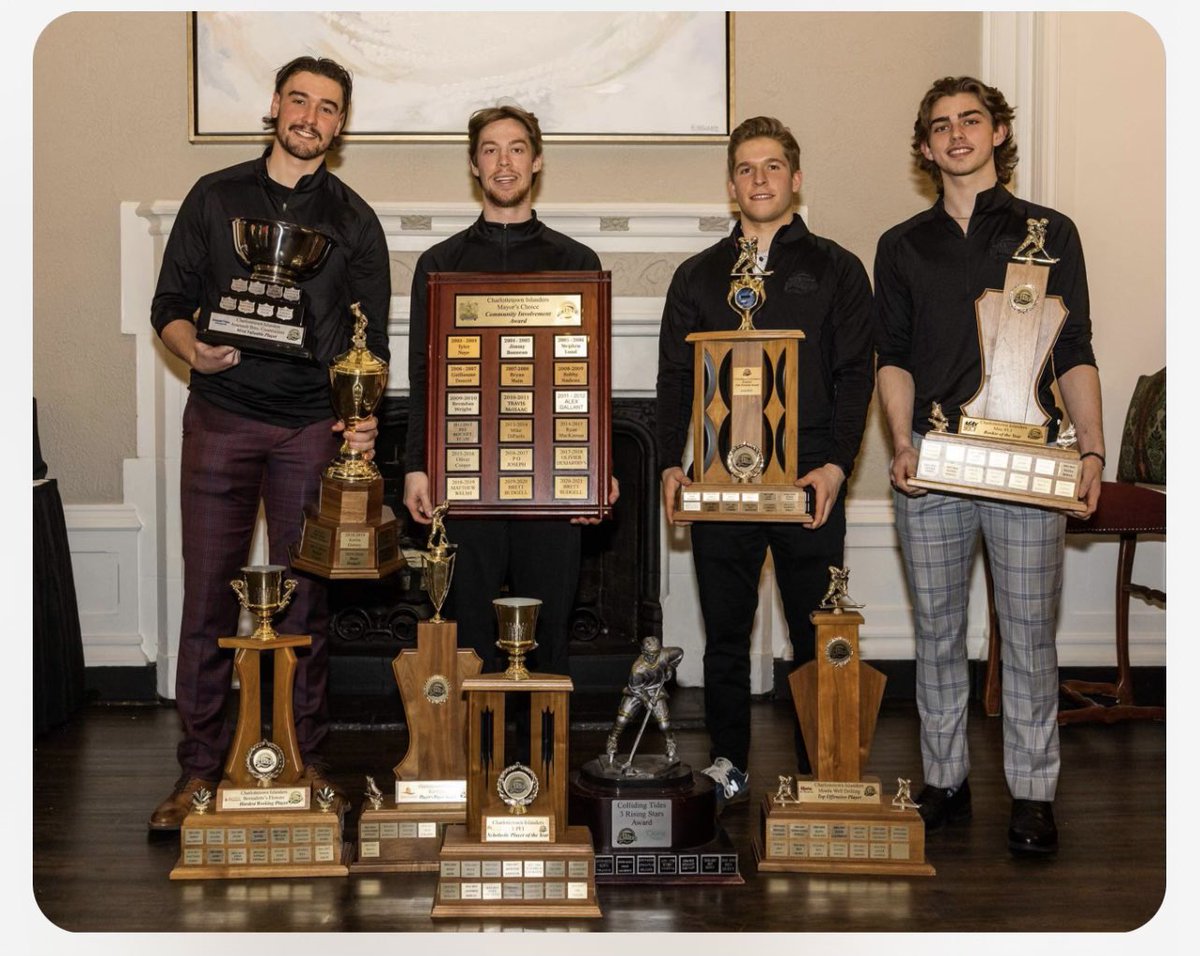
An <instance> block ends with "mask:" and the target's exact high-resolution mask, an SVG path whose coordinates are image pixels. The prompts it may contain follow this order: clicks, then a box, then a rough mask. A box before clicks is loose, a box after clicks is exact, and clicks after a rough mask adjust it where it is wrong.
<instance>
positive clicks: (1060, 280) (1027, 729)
mask: <svg viewBox="0 0 1200 956" xmlns="http://www.w3.org/2000/svg"><path fill="white" fill-rule="evenodd" d="M1012 121H1013V110H1012V108H1011V107H1009V105H1008V103H1007V102H1006V101H1005V99H1004V95H1003V94H1002V93H1001V92H1000V91H999V90H997V89H995V88H993V87H990V86H987V85H986V84H984V83H982V82H980V81H979V80H977V79H974V78H972V77H946V78H944V79H941V80H938V81H937V82H936V83H934V84H933V85H932V86H931V88H930V89H929V91H928V92H927V93H926V95H925V97H924V99H923V100H922V101H921V105H920V107H919V110H918V114H917V120H916V124H915V127H914V135H913V140H912V147H913V153H914V156H915V158H916V159H917V162H918V164H919V165H920V166H921V167H922V169H924V170H925V172H927V173H928V174H929V175H930V177H931V178H932V180H933V182H934V184H935V185H936V186H937V189H938V192H939V198H938V200H937V202H936V203H935V204H934V205H933V207H932V208H930V209H928V210H926V211H925V212H922V213H920V214H918V215H916V216H914V217H913V218H911V219H909V220H908V221H907V222H904V223H901V224H900V225H898V226H896V227H894V228H893V229H891V230H889V231H888V232H887V233H885V234H884V236H883V237H882V238H881V239H880V240H879V249H878V253H877V255H876V258H875V324H876V340H877V347H878V351H879V393H880V396H881V398H882V401H883V407H884V411H885V413H886V415H887V420H888V426H889V430H890V432H891V436H892V444H893V447H894V457H893V458H892V464H891V480H892V484H893V486H894V487H895V489H896V495H895V507H896V528H897V531H898V532H899V537H900V544H901V549H902V551H903V553H904V562H905V569H906V572H907V575H908V580H909V584H910V585H911V590H912V595H913V605H914V612H915V617H916V631H917V635H916V636H917V704H918V709H919V710H920V713H921V749H922V756H923V760H924V765H925V787H924V789H923V790H922V791H921V792H920V794H919V795H918V796H917V803H919V804H920V805H921V811H920V812H921V816H922V817H923V818H924V820H925V825H926V829H927V830H929V831H933V830H936V829H937V828H938V827H940V826H942V825H943V824H946V823H953V822H956V821H961V820H965V819H967V818H969V817H970V815H971V792H970V788H969V785H968V783H967V773H968V771H969V769H970V762H969V759H968V755H967V733H966V707H967V697H968V690H969V681H968V674H967V655H966V646H965V639H966V621H967V591H968V586H969V582H970V563H971V558H972V555H973V553H974V550H975V543H976V540H977V538H978V536H979V534H980V532H981V531H982V534H983V538H984V542H985V544H986V546H987V553H988V556H989V559H990V564H991V570H992V575H993V579H994V581H995V594H996V610H997V612H998V614H999V618H1000V635H1001V639H1002V641H1003V660H1004V681H1003V683H1004V691H1003V694H1004V698H1003V711H1004V769H1005V776H1006V778H1007V781H1008V787H1009V790H1010V792H1011V794H1012V798H1013V804H1012V813H1011V818H1010V825H1009V830H1008V846H1009V848H1010V850H1012V852H1013V853H1016V854H1035V855H1038V854H1041V855H1044V854H1047V853H1050V852H1053V851H1054V850H1055V849H1056V848H1057V846H1058V831H1057V828H1056V826H1055V822H1054V815H1053V812H1052V803H1053V800H1054V793H1055V788H1056V786H1057V782H1058V772H1059V747H1058V724H1057V720H1056V717H1057V712H1058V660H1057V656H1056V654H1055V646H1054V640H1055V616H1056V613H1057V608H1058V595H1059V592H1060V590H1061V586H1062V574H1063V546H1064V535H1065V529H1066V518H1065V513H1074V514H1076V515H1078V516H1080V517H1083V518H1087V517H1089V516H1090V515H1091V514H1092V513H1093V512H1094V511H1095V509H1096V504H1097V502H1098V500H1099V497H1100V477H1101V471H1102V470H1103V468H1104V433H1103V427H1102V420H1101V414H1100V379H1099V375H1098V373H1097V371H1096V366H1095V361H1096V360H1095V356H1094V355H1093V353H1092V345H1091V321H1090V317H1089V309H1088V289H1087V277H1086V273H1085V271H1084V264H1083V252H1082V249H1081V247H1080V242H1079V234H1078V232H1077V231H1076V229H1075V225H1074V224H1073V223H1072V222H1071V220H1069V219H1068V218H1067V217H1065V216H1063V215H1062V214H1061V213H1059V212H1057V211H1055V210H1053V209H1048V208H1045V207H1043V206H1035V205H1034V204H1033V203H1029V202H1026V201H1024V200H1022V199H1018V198H1016V197H1015V196H1013V195H1012V194H1011V193H1010V192H1009V191H1008V190H1007V189H1005V188H1004V184H1006V183H1008V182H1009V180H1010V179H1011V177H1012V173H1013V168H1014V167H1015V165H1016V161H1017V154H1016V144H1015V142H1014V141H1013V135H1012ZM1055 384H1056V385H1057V388H1058V391H1059V393H1060V394H1061V399H1056V397H1055V395H1054V394H1053V391H1052V386H1053V385H1055ZM1059 400H1061V402H1062V405H1063V406H1064V408H1063V409H1060V408H1059V407H1058V401H1059ZM1064 409H1065V412H1066V414H1068V415H1069V417H1070V420H1071V422H1072V423H1073V432H1074V441H1076V442H1077V447H1071V444H1072V436H1071V431H1072V429H1068V428H1066V427H1064V425H1065V415H1064Z"/></svg>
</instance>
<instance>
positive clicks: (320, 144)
mask: <svg viewBox="0 0 1200 956" xmlns="http://www.w3.org/2000/svg"><path fill="white" fill-rule="evenodd" d="M308 128H309V127H305V129H308ZM313 132H316V131H315V130H313ZM275 138H276V140H278V141H279V145H280V146H282V147H283V150H284V152H286V153H288V154H289V155H291V156H294V157H296V159H316V158H317V157H318V156H322V155H324V154H325V152H326V151H327V150H328V149H329V143H326V142H325V141H323V140H322V139H321V136H320V133H317V138H316V139H301V138H299V137H297V136H293V135H292V131H291V130H290V129H288V130H280V131H277V132H276V135H275Z"/></svg>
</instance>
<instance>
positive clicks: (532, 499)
mask: <svg viewBox="0 0 1200 956" xmlns="http://www.w3.org/2000/svg"><path fill="white" fill-rule="evenodd" d="M611 299H612V289H611V278H610V275H609V273H607V272H537V273H497V274H493V273H472V272H444V273H432V274H431V275H430V276H429V366H428V368H429V382H428V404H427V413H426V414H427V421H426V436H427V437H426V442H427V443H426V470H427V472H428V474H429V482H430V494H431V495H432V496H433V498H434V500H435V501H447V502H449V503H450V504H452V505H453V507H454V513H455V514H456V515H460V516H464V517H485V516H486V517H507V518H550V517H566V518H575V517H585V518H606V517H609V516H610V515H611V513H612V509H611V506H610V505H609V504H608V486H609V478H610V476H611V473H612V451H611V434H610V431H611V408H610V404H611V402H610V396H611V371H610V368H609V351H610V349H609V336H610V331H609V328H610V321H611V320H610V312H611Z"/></svg>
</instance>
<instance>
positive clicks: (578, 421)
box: [554, 418, 588, 441]
mask: <svg viewBox="0 0 1200 956" xmlns="http://www.w3.org/2000/svg"><path fill="white" fill-rule="evenodd" d="M587 439H588V420H587V419H586V418H556V419H554V440H555V441H587Z"/></svg>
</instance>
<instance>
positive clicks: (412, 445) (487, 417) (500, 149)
mask: <svg viewBox="0 0 1200 956" xmlns="http://www.w3.org/2000/svg"><path fill="white" fill-rule="evenodd" d="M467 133H468V156H469V164H470V169H471V174H472V175H473V176H474V177H475V178H476V180H477V181H478V182H479V186H480V189H481V190H482V195H483V212H482V214H481V215H480V217H479V219H478V220H477V221H476V222H475V223H474V224H473V225H472V226H471V227H470V228H468V229H466V230H464V231H463V232H460V233H458V234H457V235H454V236H451V237H450V238H449V239H446V240H444V241H443V242H440V243H438V244H437V245H435V246H433V247H432V248H430V249H428V250H426V251H425V252H424V253H423V254H422V255H421V257H420V259H418V261H417V266H416V269H415V271H414V274H413V284H412V308H411V313H410V314H411V317H412V321H411V324H410V333H409V350H408V363H409V364H408V376H409V417H408V435H407V441H406V449H405V469H406V472H407V474H406V476H405V479H404V504H405V505H406V506H407V508H408V510H409V512H410V513H411V515H412V517H413V519H414V520H415V521H417V522H418V523H420V524H428V523H429V521H430V516H431V515H432V514H433V509H434V506H435V505H436V504H439V503H441V501H449V502H450V504H451V511H450V514H451V517H449V518H447V521H446V527H447V531H448V532H449V533H450V534H451V536H452V537H453V538H454V540H455V541H456V542H457V543H458V546H459V550H458V572H457V573H458V577H457V581H456V584H455V588H454V590H453V591H452V592H451V594H450V598H449V601H448V610H447V613H448V614H449V616H451V617H452V618H454V619H455V620H456V621H458V625H459V631H458V633H459V635H460V640H464V641H465V642H466V643H467V645H468V646H470V647H471V648H473V649H474V650H475V652H476V653H477V654H479V656H480V658H481V659H482V660H483V661H484V667H483V669H484V671H485V672H490V671H494V670H496V669H497V665H498V663H499V660H498V656H497V650H496V643H495V642H496V619H495V611H494V609H493V607H492V600H493V598H496V597H497V596H499V594H500V589H501V587H502V586H503V585H504V583H505V581H506V580H507V581H508V583H509V584H510V585H511V587H512V588H513V592H512V593H514V594H520V595H522V596H526V597H532V598H537V599H539V600H541V602H542V611H541V614H540V617H539V623H538V644H539V645H540V647H541V650H540V652H539V655H538V658H539V659H538V663H537V669H538V670H540V671H545V672H550V673H558V674H565V673H566V672H567V644H568V625H569V618H570V613H571V608H572V602H573V601H574V598H575V591H576V589H577V587H578V583H579V567H580V557H579V547H580V531H579V525H580V524H583V523H594V522H595V521H598V520H599V519H598V518H596V519H588V518H582V517H575V518H568V517H538V518H521V519H519V520H512V519H510V518H508V517H482V516H481V517H470V518H462V517H458V518H455V517H453V516H454V515H456V514H457V515H462V514H470V513H471V512H472V510H473V509H474V508H477V507H478V506H479V504H480V502H481V501H482V499H484V498H486V497H487V496H488V495H497V494H498V497H499V499H500V501H499V503H500V504H502V505H507V506H511V508H513V509H515V508H517V507H519V506H520V504H521V502H522V501H525V500H527V499H528V498H530V497H531V495H532V492H533V489H534V488H535V486H537V485H538V483H539V482H540V481H541V480H545V479H546V477H547V474H548V472H547V471H546V469H542V471H541V473H540V474H539V472H538V469H537V468H536V465H537V461H538V459H537V458H536V455H535V452H537V451H538V450H539V449H540V445H539V441H540V439H541V438H543V437H544V438H545V442H542V444H546V445H549V444H552V446H553V447H552V450H553V452H554V458H553V466H554V467H553V471H554V491H553V492H552V494H554V495H557V496H560V497H563V498H568V497H582V494H583V493H595V492H596V489H595V488H589V487H588V485H589V474H588V471H589V469H590V471H591V474H592V475H595V474H597V473H598V472H597V470H596V465H597V464H598V462H597V459H598V458H599V457H600V455H599V454H597V449H603V450H604V451H605V452H607V449H608V447H609V445H608V436H607V434H605V435H603V436H601V435H596V434H593V433H592V432H594V431H596V429H594V428H593V427H591V422H592V421H594V420H595V419H594V417H593V418H592V419H591V420H589V416H594V415H595V413H596V411H597V408H596V406H597V405H599V404H600V402H599V401H598V400H597V397H598V392H597V391H596V389H595V386H596V384H597V376H598V375H599V374H600V369H601V365H600V364H598V363H597V362H596V360H597V359H598V358H600V357H601V356H602V357H603V359H604V362H605V363H606V362H607V355H608V342H607V341H603V342H600V341H597V340H596V339H597V338H598V336H594V335H593V336H588V335H584V334H580V333H581V329H582V327H581V321H582V320H581V318H580V316H579V309H580V305H579V303H578V302H577V301H576V300H581V299H586V298H587V297H586V296H581V295H578V294H557V295H534V294H525V295H524V298H523V299H522V301H521V302H520V303H517V302H516V297H515V296H511V295H510V296H493V297H491V298H489V296H487V295H485V294H479V295H470V296H468V295H457V296H453V295H451V296H448V297H447V299H446V301H447V303H448V304H449V305H450V306H451V307H452V308H455V309H456V314H455V315H454V316H452V318H454V320H455V321H456V323H457V329H456V332H455V334H453V335H449V336H446V337H444V341H437V340H435V339H434V332H432V331H431V329H432V328H433V324H434V321H435V317H434V316H433V315H431V314H430V303H431V299H432V296H431V292H430V278H431V276H433V277H435V278H436V279H438V280H441V279H443V278H452V276H450V274H462V273H471V274H475V277H476V278H483V279H486V277H487V276H486V274H495V273H522V274H529V273H560V274H561V273H591V274H592V277H591V278H592V279H599V278H604V280H605V282H607V274H603V275H601V274H600V273H599V269H600V259H599V257H598V256H597V255H596V253H595V252H593V251H592V250H591V249H589V248H588V247H587V246H585V245H583V244H582V243H580V242H576V241H575V240H574V239H571V238H570V237H568V236H565V235H563V234H562V233H560V232H556V231H555V230H553V229H550V228H548V227H547V226H546V225H545V224H544V223H542V222H541V221H540V220H539V219H538V218H537V214H536V213H535V212H534V209H533V186H534V184H535V182H536V181H537V177H538V174H539V173H540V172H541V169H542V133H541V128H540V126H539V125H538V120H537V117H536V116H534V115H533V114H532V113H529V112H527V111H526V110H523V109H521V108H520V107H518V106H516V105H502V106H495V107H488V108H486V109H481V110H478V111H476V112H475V113H474V114H472V116H471V119H470V121H469V124H468V130H467ZM529 278H530V279H531V280H532V279H533V278H535V277H533V276H529ZM557 278H558V279H564V278H569V277H564V276H562V275H560V276H558V277H557ZM584 279H585V277H584V276H582V275H581V276H580V277H578V281H576V282H574V283H573V284H572V283H571V282H566V283H565V284H564V288H563V290H562V291H563V292H564V293H570V292H577V291H578V289H577V287H578V286H581V285H583V284H584ZM496 300H505V301H500V302H497V301H496ZM547 303H549V304H548V305H547ZM526 305H528V306H529V307H530V308H531V309H532V310H533V311H535V312H537V311H538V310H541V311H542V312H544V313H545V315H544V317H540V314H539V316H535V317H534V319H532V320H525V319H523V320H522V321H525V323H526V324H524V325H522V324H520V323H519V321H518V320H517V319H512V320H506V319H505V317H504V316H505V315H506V314H507V313H508V312H513V311H520V310H522V309H524V307H525V306H526ZM507 306H514V308H513V309H507V310H506V307H507ZM603 308H604V316H605V319H606V320H607V314H608V313H607V308H608V300H607V298H606V299H604V303H603ZM489 310H490V311H489ZM493 312H494V313H495V314H492V313H493ZM506 321H510V323H511V324H510V327H504V325H503V323H505V322H506ZM533 326H536V328H534V327H533ZM604 329H605V333H607V324H605V326H604ZM498 330H502V331H504V332H505V333H507V334H504V335H500V334H498ZM605 338H607V335H605ZM447 343H448V348H449V349H451V350H454V349H457V350H458V351H457V352H451V353H450V354H448V355H444V356H441V357H440V361H438V364H437V365H435V366H431V365H430V359H429V356H430V354H431V346H434V345H436V346H439V347H440V346H442V345H444V344H447ZM485 344H486V346H487V348H486V349H485V348H484V346H485ZM493 346H495V348H494V354H492V351H491V350H492V349H493ZM485 352H486V353H487V354H485ZM456 356H457V357H456ZM539 370H543V371H545V370H549V371H550V372H551V373H552V374H553V376H554V378H553V381H552V382H548V383H544V387H543V386H539V385H538V384H537V382H538V376H539V374H541V372H540V371H539ZM603 370H604V371H605V372H606V371H607V365H606V364H604V365H603ZM434 383H440V385H441V389H440V390H439V391H438V394H437V396H434V395H433V391H434V390H433V389H431V387H430V386H431V385H432V384H434ZM539 399H541V400H547V399H552V400H553V403H554V404H553V406H552V408H551V410H550V411H549V412H548V413H547V414H544V415H540V416H539V415H537V414H535V413H536V412H537V410H538V405H537V402H538V400H539ZM434 401H437V402H443V403H445V405H444V408H437V407H434V408H433V409H430V408H429V405H430V403H431V402H434ZM493 401H495V402H496V403H497V404H495V406H493V405H491V404H490V403H491V402H493ZM604 401H605V403H606V402H607V396H605V398H604ZM489 409H491V412H492V413H491V414H488V410H489ZM431 411H432V412H433V413H434V414H436V415H438V416H441V418H440V420H439V423H438V424H439V427H440V428H441V429H442V430H441V431H440V432H436V433H428V434H427V426H428V425H429V423H430V421H431V420H432V419H431V418H430V412H431ZM560 412H561V414H559V413H560ZM539 418H540V419H541V420H542V421H544V425H543V426H542V427H543V428H545V429H546V434H545V435H543V434H542V433H541V432H539V430H538V426H539ZM439 437H440V441H433V440H431V439H437V438H439ZM431 444H432V445H435V446H436V447H434V448H432V450H431V449H430V447H429V446H430V445H431ZM589 453H590V456H591V457H589ZM429 455H437V456H442V457H439V458H438V460H437V461H429V458H428V456H429ZM493 455H495V460H492V458H491V456H493ZM605 458H606V460H605V465H606V466H607V464H608V463H607V456H605ZM487 466H490V467H491V468H492V469H493V470H494V472H495V474H493V473H492V472H489V471H488V469H487ZM434 471H437V472H438V473H440V474H441V475H442V484H443V486H444V487H443V488H441V489H439V488H435V487H433V486H432V485H431V481H430V475H431V473H433V472H434ZM560 471H561V472H562V474H561V475H560V474H559V472H560ZM591 480H593V481H594V480H596V479H595V478H594V477H593V478H592V479H591ZM604 482H605V485H606V486H607V483H608V482H607V477H605V478H604ZM577 492H578V493H577ZM435 497H436V498H438V499H439V500H438V501H435V500H434V499H435ZM600 498H601V500H603V498H604V495H603V494H601V495H600ZM615 501H616V485H615V482H614V483H613V485H612V487H611V489H609V490H608V494H607V505H611V504H612V503H613V502H615Z"/></svg>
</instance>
